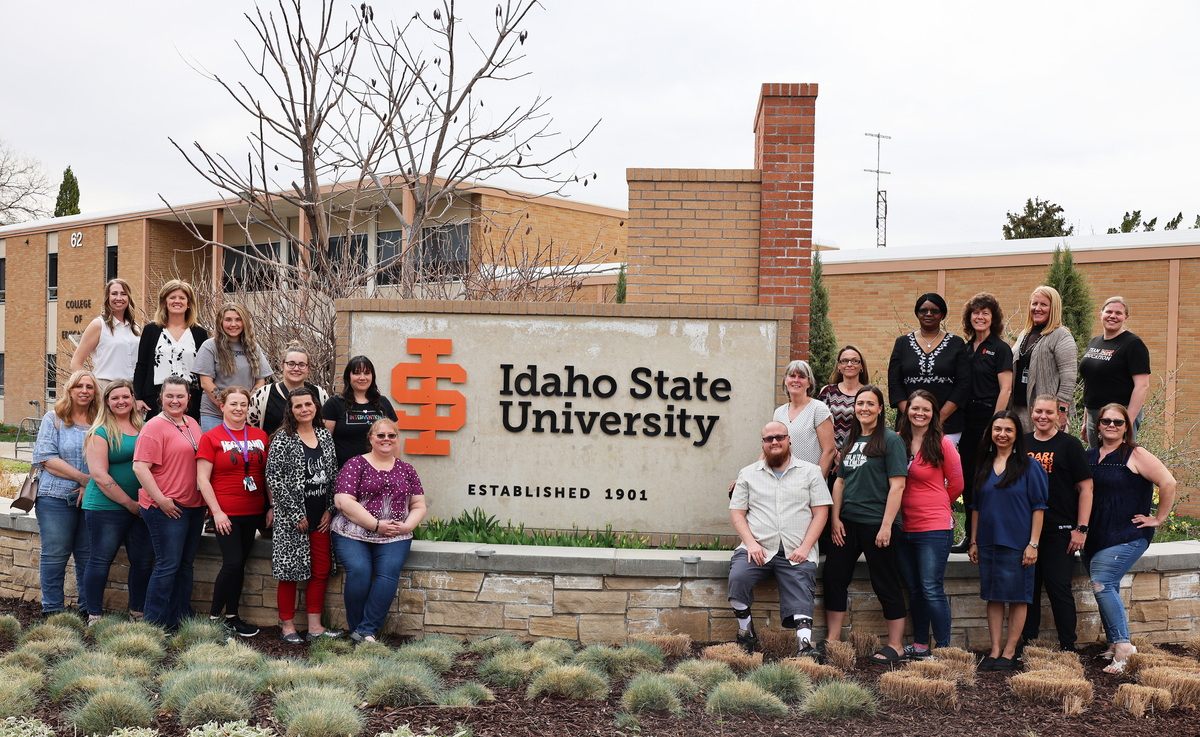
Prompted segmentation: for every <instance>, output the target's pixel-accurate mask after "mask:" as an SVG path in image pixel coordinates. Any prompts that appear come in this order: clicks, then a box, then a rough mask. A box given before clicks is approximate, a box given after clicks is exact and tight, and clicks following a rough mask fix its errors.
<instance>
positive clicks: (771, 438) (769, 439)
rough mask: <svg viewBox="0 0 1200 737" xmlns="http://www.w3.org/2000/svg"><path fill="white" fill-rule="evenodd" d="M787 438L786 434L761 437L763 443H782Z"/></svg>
mask: <svg viewBox="0 0 1200 737" xmlns="http://www.w3.org/2000/svg"><path fill="white" fill-rule="evenodd" d="M786 439H787V435H768V436H766V437H765V438H763V442H764V443H782V442H783V441H784V440H786Z"/></svg>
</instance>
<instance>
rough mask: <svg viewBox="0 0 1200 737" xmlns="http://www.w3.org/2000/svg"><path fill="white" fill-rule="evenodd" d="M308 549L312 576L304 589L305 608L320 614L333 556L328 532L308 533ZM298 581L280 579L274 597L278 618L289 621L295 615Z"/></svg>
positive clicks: (312, 612) (310, 612) (323, 605)
mask: <svg viewBox="0 0 1200 737" xmlns="http://www.w3.org/2000/svg"><path fill="white" fill-rule="evenodd" d="M308 549H309V551H310V552H311V555H312V578H310V579H308V582H307V586H305V589H304V602H305V607H304V608H305V609H306V610H307V611H308V613H309V614H320V613H321V612H322V611H323V610H324V609H325V588H326V586H327V585H328V583H329V568H330V566H331V565H332V563H333V558H332V556H331V554H330V549H329V533H328V532H317V531H316V530H314V531H312V532H310V533H308ZM297 583H299V582H298V581H280V582H279V589H278V590H277V591H276V593H275V598H276V600H277V602H278V605H279V618H280V619H281V620H283V621H284V622H289V621H291V620H292V619H294V618H295V616H296V584H297Z"/></svg>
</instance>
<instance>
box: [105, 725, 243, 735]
mask: <svg viewBox="0 0 1200 737" xmlns="http://www.w3.org/2000/svg"><path fill="white" fill-rule="evenodd" d="M188 734H189V735H191V731H189V732H188ZM221 734H223V735H226V737H229V736H228V734H227V733H224V732H222V733H221ZM108 737H159V732H158V730H157V729H155V728H154V727H120V728H119V729H114V730H113V731H111V732H109V733H108Z"/></svg>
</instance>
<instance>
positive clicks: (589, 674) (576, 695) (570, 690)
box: [525, 665, 608, 701]
mask: <svg viewBox="0 0 1200 737" xmlns="http://www.w3.org/2000/svg"><path fill="white" fill-rule="evenodd" d="M542 694H549V695H551V696H563V697H566V698H569V699H581V700H590V701H603V700H604V699H606V698H608V679H607V678H605V677H604V676H603V675H601V674H600V673H597V672H596V671H594V670H592V669H591V668H587V667H584V666H582V665H553V666H550V667H549V668H546V669H545V670H543V671H542V672H541V673H539V674H538V675H537V677H535V678H534V679H533V681H532V682H531V683H530V684H529V688H527V689H526V690H525V698H527V699H534V698H537V697H538V696H541V695H542Z"/></svg>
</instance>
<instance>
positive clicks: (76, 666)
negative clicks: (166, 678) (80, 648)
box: [46, 652, 154, 701]
mask: <svg viewBox="0 0 1200 737" xmlns="http://www.w3.org/2000/svg"><path fill="white" fill-rule="evenodd" d="M153 674H154V666H153V665H151V664H150V663H148V662H146V661H145V660H138V659H136V658H118V657H117V656H115V655H112V654H110V653H101V652H90V653H80V654H79V655H76V656H74V657H72V658H68V659H64V660H61V661H59V662H58V664H57V665H55V666H54V670H53V671H52V672H51V674H50V680H49V682H48V683H47V686H46V692H47V693H48V694H49V695H50V698H52V699H54V700H55V701H59V700H61V699H64V698H71V697H72V696H73V695H79V694H81V693H89V694H90V693H93V692H95V691H97V690H101V687H102V686H104V684H105V683H106V682H109V681H113V680H114V679H116V680H119V681H123V682H124V681H138V682H148V681H149V680H150V678H151V676H152V675H153Z"/></svg>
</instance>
